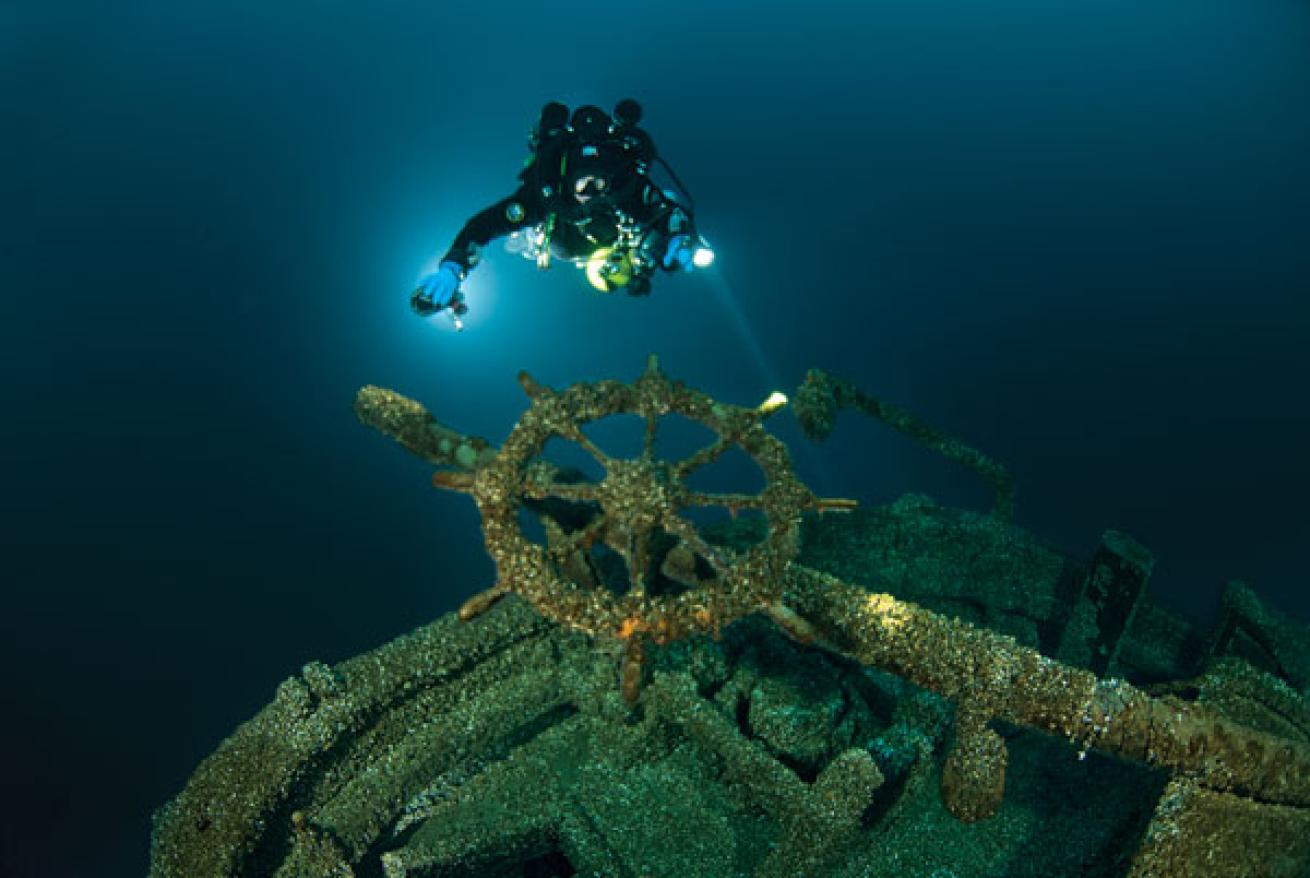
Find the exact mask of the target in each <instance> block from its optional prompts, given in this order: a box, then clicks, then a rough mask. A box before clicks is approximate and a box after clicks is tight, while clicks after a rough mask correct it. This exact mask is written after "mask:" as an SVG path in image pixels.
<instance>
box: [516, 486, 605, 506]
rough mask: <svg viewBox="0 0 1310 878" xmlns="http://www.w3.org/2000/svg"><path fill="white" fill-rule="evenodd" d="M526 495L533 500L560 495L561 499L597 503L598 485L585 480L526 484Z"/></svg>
mask: <svg viewBox="0 0 1310 878" xmlns="http://www.w3.org/2000/svg"><path fill="white" fill-rule="evenodd" d="M523 493H524V494H525V496H528V497H531V498H532V499H533V500H545V499H546V498H548V497H558V498H559V499H561V500H572V501H573V502H575V503H596V502H597V499H596V486H595V485H589V484H586V483H583V482H579V483H576V484H569V483H565V482H556V483H555V484H553V485H531V484H530V485H526V486H525V487H524V492H523Z"/></svg>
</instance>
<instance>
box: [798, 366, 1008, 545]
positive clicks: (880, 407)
mask: <svg viewBox="0 0 1310 878" xmlns="http://www.w3.org/2000/svg"><path fill="white" fill-rule="evenodd" d="M793 406H794V408H795V410H796V418H797V420H799V421H800V423H801V428H802V429H803V430H804V431H805V434H806V435H807V436H809V437H810V438H811V439H814V440H816V441H818V440H821V439H826V438H827V437H828V434H829V433H831V432H832V427H833V422H834V421H835V420H836V418H837V413H838V412H839V411H841V410H842V409H856V410H857V411H861V412H864V413H865V414H866V415H869V416H870V417H872V418H875V419H877V420H879V421H882V422H883V423H884V424H886V425H887V426H889V427H891V428H892V429H893V430H896V431H898V432H900V433H904V434H905V435H906V436H909V437H910V438H912V439H914V440H916V441H918V442H921V443H923V444H924V445H926V446H928V447H929V448H931V449H932V450H934V451H936V452H937V453H939V454H941V455H942V456H944V457H946V458H948V459H950V460H954V461H956V462H957V463H962V464H964V465H965V466H967V467H969V469H971V470H973V471H974V472H976V473H978V474H979V475H980V476H982V477H983V478H984V479H986V480H987V481H989V482H991V484H992V487H993V488H994V489H995V491H996V505H995V506H994V507H993V509H992V514H993V515H995V516H996V517H997V518H999V519H1001V520H1002V521H1010V520H1011V519H1013V518H1014V480H1013V479H1012V478H1011V476H1010V472H1009V470H1007V469H1006V468H1005V467H1004V466H1003V465H1002V464H1001V463H1000V462H999V461H997V460H995V459H993V458H991V457H989V456H988V455H986V454H984V453H982V452H981V451H979V450H977V449H976V448H973V447H971V446H969V445H967V444H965V443H964V442H963V441H961V440H959V439H957V438H955V437H954V436H948V435H947V434H945V433H943V432H941V431H940V430H936V429H934V428H933V427H930V426H929V425H928V424H926V423H925V422H924V421H923V420H921V419H920V418H918V417H917V416H915V415H913V414H911V413H910V412H907V411H905V410H904V409H902V408H898V407H897V406H894V405H891V404H890V403H886V402H883V401H882V400H879V399H875V398H874V397H872V396H869V395H868V394H866V393H865V392H864V391H862V390H860V389H859V388H858V387H856V386H855V385H854V384H851V383H850V382H849V381H845V380H843V379H841V378H837V377H836V376H833V375H829V374H828V373H827V372H824V371H822V370H820V369H811V370H810V371H809V372H808V373H806V375H805V381H804V383H802V384H801V386H800V389H798V390H797V391H796V397H795V402H794V404H793Z"/></svg>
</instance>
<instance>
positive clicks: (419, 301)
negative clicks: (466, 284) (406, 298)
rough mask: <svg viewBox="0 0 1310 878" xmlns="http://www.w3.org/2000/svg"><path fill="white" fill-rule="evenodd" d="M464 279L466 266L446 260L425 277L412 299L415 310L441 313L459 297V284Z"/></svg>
mask: <svg viewBox="0 0 1310 878" xmlns="http://www.w3.org/2000/svg"><path fill="white" fill-rule="evenodd" d="M463 277H464V266H462V265H460V264H459V263H458V262H452V261H451V260H449V259H448V260H446V261H445V262H443V263H441V267H439V268H438V269H437V270H436V271H434V272H432V273H431V274H427V275H424V276H423V277H422V278H421V279H420V280H419V282H418V286H417V287H415V289H414V294H413V295H412V296H411V297H410V301H411V303H412V304H413V305H414V307H415V310H422V311H425V312H428V313H431V312H433V311H440V310H441V309H442V308H445V307H446V306H447V305H449V304H450V303H451V302H454V301H456V299H457V297H458V296H459V282H460V280H462V279H463Z"/></svg>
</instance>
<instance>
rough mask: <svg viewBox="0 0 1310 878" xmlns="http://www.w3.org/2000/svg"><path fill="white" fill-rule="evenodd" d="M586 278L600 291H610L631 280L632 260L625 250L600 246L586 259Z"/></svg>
mask: <svg viewBox="0 0 1310 878" xmlns="http://www.w3.org/2000/svg"><path fill="white" fill-rule="evenodd" d="M586 271H587V280H589V281H591V285H592V286H593V287H595V288H596V289H598V290H600V291H601V292H602V293H610V292H613V291H614V290H617V289H618V288H619V287H621V286H625V285H627V283H628V281H630V280H632V260H631V259H630V258H629V257H628V253H627V251H626V250H615V249H614V248H613V247H601V248H600V249H599V250H597V251H596V252H595V253H592V254H591V257H590V258H589V259H588V260H587V268H586Z"/></svg>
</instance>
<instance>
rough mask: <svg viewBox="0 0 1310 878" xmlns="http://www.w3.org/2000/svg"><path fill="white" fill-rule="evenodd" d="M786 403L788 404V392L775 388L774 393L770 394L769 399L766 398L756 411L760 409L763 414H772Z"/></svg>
mask: <svg viewBox="0 0 1310 878" xmlns="http://www.w3.org/2000/svg"><path fill="white" fill-rule="evenodd" d="M786 404H787V394H785V393H783V392H781V391H778V390H775V391H773V393H770V394H769V398H768V399H766V400H764V402H762V403H760V404H759V406H758V407H757V408H756V411H758V412H759V413H760V414H762V415H771V414H773V413H774V412H776V411H777V410H778V409H780V408H782V407H783V406H785V405H786Z"/></svg>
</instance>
